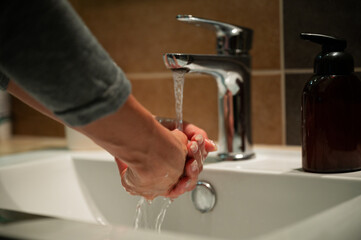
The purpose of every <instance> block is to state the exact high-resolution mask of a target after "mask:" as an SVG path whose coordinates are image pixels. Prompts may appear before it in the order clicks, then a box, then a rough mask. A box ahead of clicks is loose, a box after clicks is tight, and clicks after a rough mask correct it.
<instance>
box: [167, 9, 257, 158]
mask: <svg viewBox="0 0 361 240" xmlns="http://www.w3.org/2000/svg"><path fill="white" fill-rule="evenodd" d="M177 19H178V20H180V21H184V22H188V23H193V24H195V25H197V26H205V27H208V28H211V29H213V30H215V31H216V34H217V39H218V40H219V41H220V39H223V40H225V39H228V38H229V36H238V37H237V38H238V39H241V40H242V39H243V40H244V39H247V40H246V41H241V40H240V42H239V44H230V43H229V42H228V43H227V41H226V42H223V43H222V44H223V45H222V46H220V44H219V43H218V45H217V49H218V55H193V54H180V53H167V54H164V56H163V60H164V63H165V65H166V67H167V68H169V69H171V70H177V69H185V70H188V71H189V73H203V74H208V75H211V76H213V77H214V79H215V80H216V82H217V86H218V128H219V129H218V132H219V135H218V144H219V147H218V152H219V159H220V160H241V159H249V158H252V157H253V156H254V152H253V150H252V134H251V96H250V94H251V78H250V76H251V73H250V72H251V57H250V55H249V54H248V50H249V49H250V47H251V42H252V30H250V29H246V28H242V27H238V26H234V25H230V24H227V23H221V22H217V21H212V20H207V19H201V18H196V17H193V16H190V15H178V17H177ZM232 34H233V35H232Z"/></svg>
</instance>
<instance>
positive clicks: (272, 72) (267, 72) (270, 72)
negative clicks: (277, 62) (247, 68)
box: [252, 70, 281, 76]
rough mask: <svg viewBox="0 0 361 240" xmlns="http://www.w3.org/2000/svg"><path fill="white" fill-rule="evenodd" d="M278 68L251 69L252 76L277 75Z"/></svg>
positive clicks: (278, 72)
mask: <svg viewBox="0 0 361 240" xmlns="http://www.w3.org/2000/svg"><path fill="white" fill-rule="evenodd" d="M279 74H281V71H280V70H252V76H264V75H279Z"/></svg>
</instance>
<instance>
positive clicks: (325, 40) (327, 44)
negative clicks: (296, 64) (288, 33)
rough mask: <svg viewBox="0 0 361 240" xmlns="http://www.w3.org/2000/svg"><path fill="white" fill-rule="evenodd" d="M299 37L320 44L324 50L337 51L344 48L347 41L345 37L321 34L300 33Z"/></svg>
mask: <svg viewBox="0 0 361 240" xmlns="http://www.w3.org/2000/svg"><path fill="white" fill-rule="evenodd" d="M300 38H301V39H303V40H309V41H311V42H314V43H318V44H320V45H322V51H324V52H339V51H343V50H345V48H346V46H347V42H346V40H345V39H341V38H335V37H332V36H327V35H323V34H316V33H301V34H300Z"/></svg>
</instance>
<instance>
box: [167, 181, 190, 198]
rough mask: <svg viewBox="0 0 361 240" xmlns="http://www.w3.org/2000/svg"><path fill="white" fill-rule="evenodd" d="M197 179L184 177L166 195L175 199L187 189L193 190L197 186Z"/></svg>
mask: <svg viewBox="0 0 361 240" xmlns="http://www.w3.org/2000/svg"><path fill="white" fill-rule="evenodd" d="M196 183H197V182H196V181H195V182H194V180H192V179H190V178H189V177H186V176H184V177H182V178H181V179H180V180H179V182H178V183H177V185H176V186H175V187H174V188H173V189H172V190H171V191H170V192H169V193H168V195H167V196H166V197H169V198H171V199H175V198H177V197H179V196H180V195H182V194H183V193H185V192H186V191H191V190H193V189H194V188H195V186H196Z"/></svg>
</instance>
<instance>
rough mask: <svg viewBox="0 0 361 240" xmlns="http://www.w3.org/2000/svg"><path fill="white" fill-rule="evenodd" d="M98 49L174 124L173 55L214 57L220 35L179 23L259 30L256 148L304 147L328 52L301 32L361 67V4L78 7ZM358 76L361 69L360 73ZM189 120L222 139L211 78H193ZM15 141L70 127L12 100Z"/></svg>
mask: <svg viewBox="0 0 361 240" xmlns="http://www.w3.org/2000/svg"><path fill="white" fill-rule="evenodd" d="M70 2H71V4H72V5H73V7H74V8H75V10H76V11H77V12H78V14H79V15H80V17H81V18H82V19H83V21H84V22H85V23H86V24H87V26H88V27H89V29H90V30H91V31H92V32H93V34H94V35H95V36H96V37H97V39H98V41H99V42H100V43H101V44H102V45H103V47H104V48H105V49H106V50H107V51H108V52H109V54H110V55H111V56H112V58H113V59H114V60H115V62H116V63H117V64H118V65H119V66H120V67H121V68H122V69H123V70H124V71H125V73H126V74H127V76H128V78H129V79H130V81H131V83H132V87H133V94H134V95H135V96H136V98H137V99H138V100H139V101H140V102H141V103H142V104H143V105H144V106H145V107H146V108H148V109H149V110H150V111H151V112H152V113H153V114H155V115H159V116H165V117H174V116H175V111H174V97H173V80H172V74H171V72H170V71H168V70H167V69H166V68H165V67H164V64H163V60H162V54H164V53H167V52H180V53H197V54H213V53H215V44H216V43H215V34H214V33H213V32H211V31H209V30H207V29H201V28H197V27H195V26H191V25H187V24H184V23H181V22H178V21H177V20H176V19H175V16H176V15H178V14H191V15H194V16H197V17H202V18H209V19H213V20H218V21H223V22H227V23H232V24H235V25H240V26H245V27H248V28H252V29H253V30H254V41H253V48H252V50H251V51H250V53H251V55H252V58H253V60H252V128H253V141H254V143H256V144H278V145H280V144H287V145H298V144H300V101H301V92H302V88H303V85H304V83H305V82H306V81H307V80H308V78H309V77H310V76H311V75H312V66H313V58H314V56H315V55H316V54H317V53H318V52H319V51H320V47H318V46H316V45H313V44H311V43H308V42H304V41H302V40H299V37H298V36H299V33H300V32H316V33H324V34H331V35H335V36H339V37H343V38H346V39H347V40H348V42H349V47H348V50H349V52H351V53H353V54H354V57H355V63H356V67H361V41H360V40H361V15H360V13H361V3H360V2H359V1H358V0H333V1H331V0H319V1H314V0H303V1H294V0H227V1H224V0H207V1H206V0H183V1H169V0H152V1H149V0H70ZM356 69H357V70H358V71H359V70H360V69H359V68H356ZM183 111H184V119H185V120H187V121H189V122H192V123H195V124H197V125H199V126H200V127H202V128H204V129H205V130H206V131H207V132H208V133H209V135H210V137H211V138H213V139H217V136H218V135H217V134H218V131H217V126H218V123H217V89H216V83H215V81H214V80H213V79H212V78H211V77H208V76H203V75H186V81H185V88H184V107H183ZM12 120H13V133H14V134H15V135H36V136H64V129H63V126H62V125H60V124H58V123H56V122H54V121H52V120H50V119H48V118H47V117H45V116H42V115H41V114H39V113H37V112H36V111H34V110H32V109H30V108H29V107H27V106H26V105H24V104H23V103H21V102H20V101H18V100H16V99H12Z"/></svg>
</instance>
